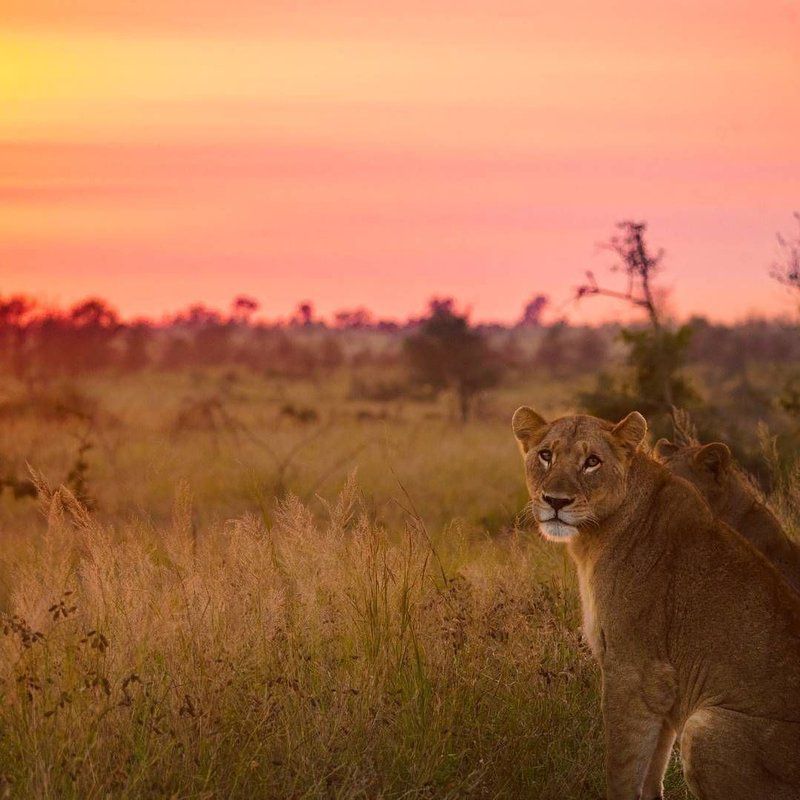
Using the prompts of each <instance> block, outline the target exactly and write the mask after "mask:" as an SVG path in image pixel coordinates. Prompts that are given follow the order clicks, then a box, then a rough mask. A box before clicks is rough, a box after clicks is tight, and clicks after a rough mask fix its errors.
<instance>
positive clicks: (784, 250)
mask: <svg viewBox="0 0 800 800" xmlns="http://www.w3.org/2000/svg"><path fill="white" fill-rule="evenodd" d="M794 218H795V220H796V221H797V233H796V234H795V235H794V237H792V236H789V237H786V236H784V235H783V234H780V233H779V234H778V246H779V247H780V249H781V257H780V259H779V260H778V261H776V262H775V263H774V264H773V265H772V269H770V273H769V274H770V275H771V276H772V277H773V278H775V280H776V281H778V282H779V283H782V284H783V285H784V286H786V287H787V288H788V289H790V290H791V291H792V292H794V293H797V294H800V212H797V211H795V212H794Z"/></svg>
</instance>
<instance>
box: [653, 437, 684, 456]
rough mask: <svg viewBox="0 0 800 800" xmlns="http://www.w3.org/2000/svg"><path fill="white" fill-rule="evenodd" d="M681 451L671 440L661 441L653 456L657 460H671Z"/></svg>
mask: <svg viewBox="0 0 800 800" xmlns="http://www.w3.org/2000/svg"><path fill="white" fill-rule="evenodd" d="M678 450H680V447H678V445H676V444H673V443H672V442H671V441H670V440H669V439H659V440H658V441H657V442H656V444H655V447H653V455H654V456H655V457H656V458H669V457H670V456H674V455H675V453H677V452H678Z"/></svg>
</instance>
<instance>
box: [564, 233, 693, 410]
mask: <svg viewBox="0 0 800 800" xmlns="http://www.w3.org/2000/svg"><path fill="white" fill-rule="evenodd" d="M617 228H618V229H619V231H620V232H619V233H618V234H615V235H614V236H612V237H611V239H610V240H609V241H608V242H607V243H606V244H605V245H604V247H605V248H606V249H608V250H610V251H611V252H613V253H614V254H615V255H616V256H617V258H618V261H617V263H616V264H614V266H613V267H612V271H614V272H622V273H623V274H624V275H625V278H626V282H627V286H626V288H625V289H624V290H622V291H618V290H614V289H606V288H604V287H601V286H600V285H598V283H597V280H596V279H595V276H594V274H593V273H592V272H587V273H586V277H587V283H585V284H584V285H582V286H579V287H578V289H577V298H578V299H581V298H585V297H590V296H593V295H603V296H606V297H613V298H617V299H619V300H622V301H624V302H626V303H629V304H630V305H633V306H635V307H637V308H640V309H642V310H644V311H645V313H646V315H647V321H648V323H649V327H648V328H645V329H643V330H623V331H622V333H621V335H622V339H623V341H624V342H625V343H626V344H628V346H629V353H628V363H629V365H630V366H631V368H632V370H633V375H634V381H633V386H631V387H627V388H621V389H618V388H614V384H613V381H611V379H610V378H609V377H608V376H603V377H602V380H601V382H600V384H599V385H598V389H597V390H596V391H595V392H593V393H590V394H587V395H585V396H584V401H585V402H586V403H587V406H588V408H589V410H590V411H592V412H593V413H597V414H599V415H605V416H616V415H618V414H620V413H624V412H625V411H626V410H631V408H636V407H638V408H639V410H643V411H645V412H646V413H647V412H650V413H656V414H658V413H661V414H668V413H669V412H670V411H671V409H672V407H673V406H681V407H682V406H685V405H687V404H689V403H690V402H692V401H693V400H695V399H696V395H695V393H694V391H693V389H692V388H691V386H690V385H689V384H688V382H687V381H686V379H685V378H684V377H683V375H682V374H681V369H682V367H683V366H684V364H685V362H686V357H687V349H688V347H689V343H690V340H691V333H692V331H691V328H690V327H688V326H685V325H684V326H682V327H680V328H678V329H677V330H671V329H670V328H669V327H667V326H666V325H665V323H664V321H663V320H662V319H661V315H660V311H659V308H658V304H657V302H656V294H657V293H656V291H655V289H654V286H653V279H654V277H655V275H656V274H657V273H658V272H659V270H660V269H661V262H662V259H663V256H664V251H663V250H659V251H658V252H656V253H652V252H651V251H650V249H649V247H648V246H647V243H646V241H645V232H646V230H647V224H646V223H644V222H631V221H625V222H620V223H618V225H617Z"/></svg>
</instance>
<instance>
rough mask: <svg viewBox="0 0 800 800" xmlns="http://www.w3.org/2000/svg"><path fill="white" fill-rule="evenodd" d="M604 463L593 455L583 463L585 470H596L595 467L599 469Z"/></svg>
mask: <svg viewBox="0 0 800 800" xmlns="http://www.w3.org/2000/svg"><path fill="white" fill-rule="evenodd" d="M602 463H603V462H602V461H601V460H600V458H599V457H598V456H595V455H591V456H589V458H587V459H586V461H584V462H583V468H584V469H594V468H595V467H599V466H600V465H601V464H602Z"/></svg>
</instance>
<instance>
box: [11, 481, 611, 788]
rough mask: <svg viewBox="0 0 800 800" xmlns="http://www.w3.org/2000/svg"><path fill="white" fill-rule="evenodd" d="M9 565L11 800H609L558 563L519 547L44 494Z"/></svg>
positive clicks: (517, 542)
mask: <svg viewBox="0 0 800 800" xmlns="http://www.w3.org/2000/svg"><path fill="white" fill-rule="evenodd" d="M43 489H44V490H43V497H44V512H45V514H46V515H47V531H46V534H45V535H44V540H43V541H39V542H36V543H34V542H30V543H29V545H28V546H26V547H17V548H16V549H15V551H14V553H13V557H12V556H10V555H9V554H8V553H6V554H5V556H4V558H3V564H2V577H3V582H4V584H5V585H6V586H7V587H9V589H8V598H7V603H6V608H7V612H6V613H4V614H3V616H2V631H1V633H2V636H0V647H2V659H0V697H1V702H0V731H2V734H1V735H0V796H9V797H11V796H13V797H31V798H33V797H36V798H100V797H104V798H105V797H120V798H123V797H130V798H134V797H136V798H139V797H181V798H183V797H197V798H200V797H203V798H212V797H248V798H249V797H298V798H299V797H347V798H355V797H398V798H399V797H437V798H438V797H453V798H455V797H522V796H529V797H538V798H564V797H594V796H599V793H600V786H601V778H600V772H599V763H600V759H601V742H600V736H599V722H598V718H597V697H596V688H595V687H596V675H595V669H594V667H593V665H592V663H591V660H590V658H589V656H588V654H587V653H586V651H585V650H584V649H583V647H582V645H581V644H580V642H579V638H578V634H577V632H576V625H575V622H576V597H575V592H574V587H573V584H572V579H571V577H570V573H568V572H564V565H563V563H562V562H561V555H560V554H559V553H558V552H557V551H551V550H549V549H547V548H546V547H543V546H541V545H539V544H538V543H537V542H535V541H530V540H529V538H528V537H527V536H526V535H525V534H521V533H519V532H515V533H513V534H510V535H509V536H507V537H506V538H505V539H504V540H503V541H491V540H489V539H486V540H475V539H470V538H468V537H467V536H466V535H465V534H463V533H461V532H460V531H459V530H458V529H457V528H456V527H454V528H451V529H450V530H449V532H448V535H447V536H446V537H443V538H440V540H439V541H438V542H437V543H436V544H434V543H433V542H432V541H431V539H430V537H429V535H428V533H427V531H426V530H425V528H424V526H423V525H422V523H421V522H420V520H419V519H418V518H416V517H414V516H413V515H409V517H408V524H407V525H406V527H405V530H400V531H395V532H389V531H386V530H384V529H382V528H380V527H378V526H376V525H375V524H373V523H371V522H370V519H369V515H368V514H366V513H365V511H364V507H363V504H362V503H361V501H360V497H359V492H358V489H357V486H356V483H355V481H354V480H353V479H352V478H351V480H349V481H348V482H347V485H346V486H345V489H344V491H343V492H342V494H341V496H340V497H339V498H338V500H337V501H336V503H335V504H332V505H331V506H329V507H328V509H327V513H326V515H325V517H324V519H323V520H322V521H320V520H318V519H315V518H314V517H313V516H312V515H311V513H310V512H309V510H308V509H307V508H306V507H304V506H303V505H302V504H301V503H300V502H299V501H298V500H296V499H294V498H291V497H290V498H288V499H286V500H285V501H284V502H282V503H281V504H280V505H279V507H278V508H277V509H276V510H275V513H274V515H273V519H274V522H273V523H272V524H271V525H270V527H269V528H266V527H265V526H264V525H263V523H262V522H261V521H259V520H258V519H256V518H255V517H250V516H245V517H242V518H239V519H235V520H232V521H230V522H229V523H227V524H225V525H224V526H220V527H218V528H217V529H205V530H204V529H197V528H196V527H195V525H194V524H193V515H192V501H191V495H190V492H189V489H188V487H186V486H183V487H181V488H180V489H179V491H178V492H177V495H176V499H175V503H174V512H173V519H172V523H171V525H169V526H168V527H163V528H155V527H153V526H151V525H149V524H147V523H146V522H143V521H141V520H136V519H131V520H129V521H128V522H126V523H125V524H119V525H116V526H115V527H113V528H112V527H109V526H107V525H105V524H101V523H100V522H98V521H97V520H96V519H95V518H94V517H93V516H92V515H91V514H90V513H88V512H87V511H86V510H85V509H84V508H83V507H82V506H81V505H80V504H79V503H78V502H77V501H76V499H75V498H74V496H73V495H72V494H71V493H70V492H69V491H67V490H64V489H57V490H55V491H51V490H50V489H48V488H47V487H43Z"/></svg>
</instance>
